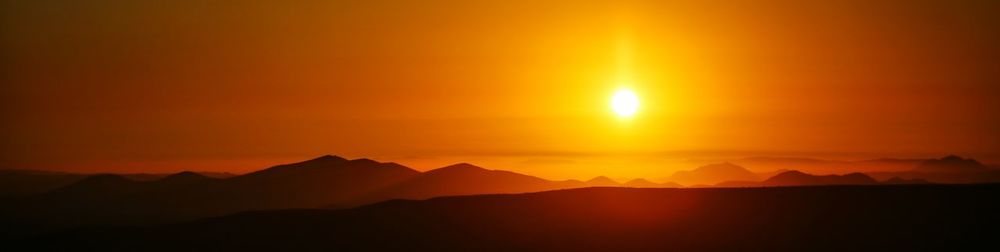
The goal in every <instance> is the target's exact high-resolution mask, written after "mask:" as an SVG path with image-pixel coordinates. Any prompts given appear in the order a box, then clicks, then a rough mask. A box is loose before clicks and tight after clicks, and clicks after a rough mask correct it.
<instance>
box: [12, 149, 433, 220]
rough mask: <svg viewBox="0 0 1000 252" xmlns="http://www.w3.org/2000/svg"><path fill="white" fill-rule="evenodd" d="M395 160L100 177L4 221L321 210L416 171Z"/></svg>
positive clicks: (22, 207)
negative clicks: (223, 174) (222, 174)
mask: <svg viewBox="0 0 1000 252" xmlns="http://www.w3.org/2000/svg"><path fill="white" fill-rule="evenodd" d="M417 174H419V172H417V171H415V170H412V169H409V168H406V167H404V166H401V165H399V164H395V163H379V162H375V161H372V160H368V159H358V160H346V159H343V158H340V157H334V156H323V157H320V158H316V159H313V160H309V161H305V162H299V163H294V164H287V165H279V166H275V167H272V168H269V169H265V170H261V171H258V172H254V173H250V174H246V175H241V176H236V177H232V178H229V179H215V178H209V177H206V176H203V175H199V174H196V173H192V172H184V173H179V174H174V175H170V176H167V177H164V178H162V179H159V180H153V181H135V180H130V179H127V178H124V177H122V176H117V175H96V176H91V177H88V178H86V179H83V180H81V181H79V182H77V183H74V184H71V185H69V186H66V187H64V188H60V189H57V190H54V191H52V192H49V193H45V194H41V195H37V196H34V197H30V198H25V199H23V200H19V201H17V202H13V203H8V205H9V207H5V209H2V210H0V222H8V223H23V224H25V225H29V226H30V225H33V224H37V225H35V226H38V228H41V229H46V228H60V227H70V226H76V225H92V224H105V225H115V224H144V223H162V222H169V221H176V220H185V219H193V218H203V217H208V216H217V215H224V214H231V213H235V212H240V211H248V210H264V209H287V208H319V207H325V206H328V205H330V204H331V203H337V202H348V201H351V200H355V199H356V198H358V197H361V196H363V195H365V194H367V193H370V192H372V191H375V190H378V189H381V188H384V187H386V186H388V185H391V184H395V183H398V182H400V181H403V180H406V179H408V178H410V177H412V176H416V175H417Z"/></svg>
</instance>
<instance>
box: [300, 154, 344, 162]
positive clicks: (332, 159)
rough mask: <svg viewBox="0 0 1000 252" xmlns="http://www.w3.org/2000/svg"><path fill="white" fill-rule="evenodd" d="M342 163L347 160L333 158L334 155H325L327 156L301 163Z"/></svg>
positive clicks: (338, 157) (337, 157)
mask: <svg viewBox="0 0 1000 252" xmlns="http://www.w3.org/2000/svg"><path fill="white" fill-rule="evenodd" d="M343 161H347V159H346V158H342V157H340V156H335V155H329V154H327V155H322V156H319V157H317V158H313V159H310V160H306V161H303V163H308V162H343Z"/></svg>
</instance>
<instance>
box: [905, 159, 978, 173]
mask: <svg viewBox="0 0 1000 252" xmlns="http://www.w3.org/2000/svg"><path fill="white" fill-rule="evenodd" d="M986 169H987V167H986V166H985V165H983V164H982V163H979V161H976V160H975V159H971V158H968V159H967V158H962V157H960V156H957V155H948V156H945V157H943V158H941V159H929V160H927V161H924V162H923V163H921V164H920V165H919V166H917V168H916V171H919V172H933V173H937V172H971V171H982V170H986Z"/></svg>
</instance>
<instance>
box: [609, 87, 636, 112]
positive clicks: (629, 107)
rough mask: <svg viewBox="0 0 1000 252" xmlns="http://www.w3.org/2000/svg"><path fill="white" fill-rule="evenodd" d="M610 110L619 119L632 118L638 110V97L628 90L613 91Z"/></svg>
mask: <svg viewBox="0 0 1000 252" xmlns="http://www.w3.org/2000/svg"><path fill="white" fill-rule="evenodd" d="M611 110H613V111H614V112H615V114H617V115H618V116H619V117H632V115H635V112H636V111H637V110H639V96H636V95H635V92H632V90H628V89H620V90H618V91H615V94H614V95H612V96H611Z"/></svg>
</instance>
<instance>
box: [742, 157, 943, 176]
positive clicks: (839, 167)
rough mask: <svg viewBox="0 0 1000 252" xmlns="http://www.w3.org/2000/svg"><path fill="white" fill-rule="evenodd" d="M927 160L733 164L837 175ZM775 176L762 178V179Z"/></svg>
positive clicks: (895, 168) (903, 168)
mask: <svg viewBox="0 0 1000 252" xmlns="http://www.w3.org/2000/svg"><path fill="white" fill-rule="evenodd" d="M924 161H926V160H925V159H898V158H878V159H868V160H858V161H840V160H825V159H816V158H799V157H748V158H743V159H737V160H732V161H731V162H733V163H735V164H737V165H740V166H743V167H745V168H747V169H751V170H755V171H769V170H798V171H802V172H806V173H815V174H837V173H845V172H869V171H906V170H911V169H913V167H916V166H917V165H919V164H920V163H922V162H924ZM771 176H773V175H768V176H761V177H762V178H766V177H771Z"/></svg>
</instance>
